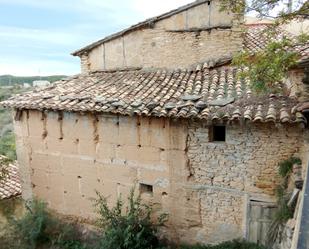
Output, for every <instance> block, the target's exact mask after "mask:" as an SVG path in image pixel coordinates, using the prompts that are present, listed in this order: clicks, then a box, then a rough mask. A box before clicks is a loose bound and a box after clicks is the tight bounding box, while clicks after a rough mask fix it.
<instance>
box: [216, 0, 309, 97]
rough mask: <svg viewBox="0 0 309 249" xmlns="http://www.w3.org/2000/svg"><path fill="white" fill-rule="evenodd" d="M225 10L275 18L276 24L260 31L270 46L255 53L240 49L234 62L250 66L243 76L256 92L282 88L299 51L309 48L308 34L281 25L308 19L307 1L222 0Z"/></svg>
mask: <svg viewBox="0 0 309 249" xmlns="http://www.w3.org/2000/svg"><path fill="white" fill-rule="evenodd" d="M222 10H232V11H233V12H235V13H239V14H243V13H244V14H249V13H251V14H252V13H254V14H256V16H257V17H259V18H261V19H264V18H268V19H272V20H273V24H272V25H268V27H267V28H266V29H265V30H264V31H263V33H262V34H261V36H263V39H266V40H268V41H269V43H268V45H267V46H265V48H264V49H261V50H260V51H259V52H257V53H255V54H252V53H250V51H248V50H246V49H245V50H243V51H241V52H240V53H239V54H238V55H237V56H236V57H235V58H234V60H233V64H234V65H236V66H241V67H245V68H246V69H247V70H244V72H242V73H241V75H240V77H246V78H247V79H249V80H250V81H251V84H252V87H253V89H255V90H256V91H257V92H265V91H271V92H276V91H278V90H280V89H282V88H281V87H280V86H281V84H282V83H283V80H284V78H286V77H287V75H288V71H289V69H290V68H291V67H293V66H295V65H296V64H297V63H298V62H299V60H300V52H301V51H302V50H305V49H308V42H309V35H308V34H305V33H302V34H299V35H298V36H290V35H288V34H287V33H286V32H283V30H282V28H281V26H282V25H283V24H287V23H289V22H291V21H293V20H298V21H303V20H307V19H309V2H308V0H294V1H293V0H250V1H249V0H248V1H244V0H222ZM279 37H280V38H279ZM296 51H297V52H296Z"/></svg>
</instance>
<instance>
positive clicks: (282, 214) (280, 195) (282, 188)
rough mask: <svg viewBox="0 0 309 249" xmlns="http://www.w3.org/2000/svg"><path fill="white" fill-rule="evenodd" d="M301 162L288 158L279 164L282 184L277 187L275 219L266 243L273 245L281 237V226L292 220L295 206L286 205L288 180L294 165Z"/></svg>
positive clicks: (289, 195) (289, 194)
mask: <svg viewBox="0 0 309 249" xmlns="http://www.w3.org/2000/svg"><path fill="white" fill-rule="evenodd" d="M301 163H302V162H301V160H300V159H299V158H297V157H290V158H289V159H287V160H284V161H282V162H280V163H279V172H278V173H279V175H280V176H281V177H282V182H281V184H280V185H279V186H277V190H276V195H277V210H276V213H275V217H274V219H273V222H272V224H271V226H270V229H269V232H268V242H269V244H273V243H274V242H275V241H276V239H277V237H278V236H280V235H281V232H282V231H281V228H282V226H283V225H284V224H285V223H286V222H287V221H288V220H289V219H291V218H293V215H294V211H295V206H293V205H291V206H289V205H288V202H289V199H290V197H291V193H289V192H288V189H287V188H288V180H289V177H290V175H291V173H292V170H293V165H294V164H299V165H300V164H301Z"/></svg>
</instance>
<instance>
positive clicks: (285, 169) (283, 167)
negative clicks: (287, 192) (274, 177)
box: [279, 157, 301, 178]
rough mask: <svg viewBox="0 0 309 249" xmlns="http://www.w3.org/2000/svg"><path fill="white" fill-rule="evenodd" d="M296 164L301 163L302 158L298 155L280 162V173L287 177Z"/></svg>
mask: <svg viewBox="0 0 309 249" xmlns="http://www.w3.org/2000/svg"><path fill="white" fill-rule="evenodd" d="M294 164H299V165H300V164H301V160H300V159H299V158H297V157H290V158H289V159H287V160H285V161H282V162H281V163H279V175H280V176H281V177H283V178H284V177H287V176H288V175H289V174H291V173H292V171H293V165H294Z"/></svg>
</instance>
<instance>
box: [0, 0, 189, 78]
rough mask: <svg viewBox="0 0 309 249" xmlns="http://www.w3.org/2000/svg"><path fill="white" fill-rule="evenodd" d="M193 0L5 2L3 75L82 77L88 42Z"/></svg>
mask: <svg viewBox="0 0 309 249" xmlns="http://www.w3.org/2000/svg"><path fill="white" fill-rule="evenodd" d="M192 1H193V0H156V1H149V0H0V75H1V74H13V75H51V74H67V75H71V74H76V73H79V71H80V68H79V59H78V58H76V57H73V56H71V55H70V53H71V52H73V51H74V50H77V49H78V48H80V47H83V46H84V45H87V44H88V43H91V42H93V41H96V40H98V39H101V38H103V37H104V36H106V35H109V34H111V33H114V32H117V31H119V30H121V29H123V28H125V27H128V26H130V25H132V24H135V23H136V22H139V21H142V20H144V19H145V18H148V17H152V16H155V15H158V14H161V13H163V12H165V11H168V10H171V9H174V8H177V7H179V6H181V5H184V4H187V3H190V2H192Z"/></svg>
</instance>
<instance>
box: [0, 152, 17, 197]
mask: <svg viewBox="0 0 309 249" xmlns="http://www.w3.org/2000/svg"><path fill="white" fill-rule="evenodd" d="M4 160H5V157H3V156H0V164H1V163H3V161H4ZM5 168H6V170H7V176H6V177H5V179H3V180H2V181H0V200H3V199H9V198H12V197H15V196H18V195H21V184H20V178H19V172H18V167H17V166H16V165H14V164H9V165H7V166H5Z"/></svg>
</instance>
